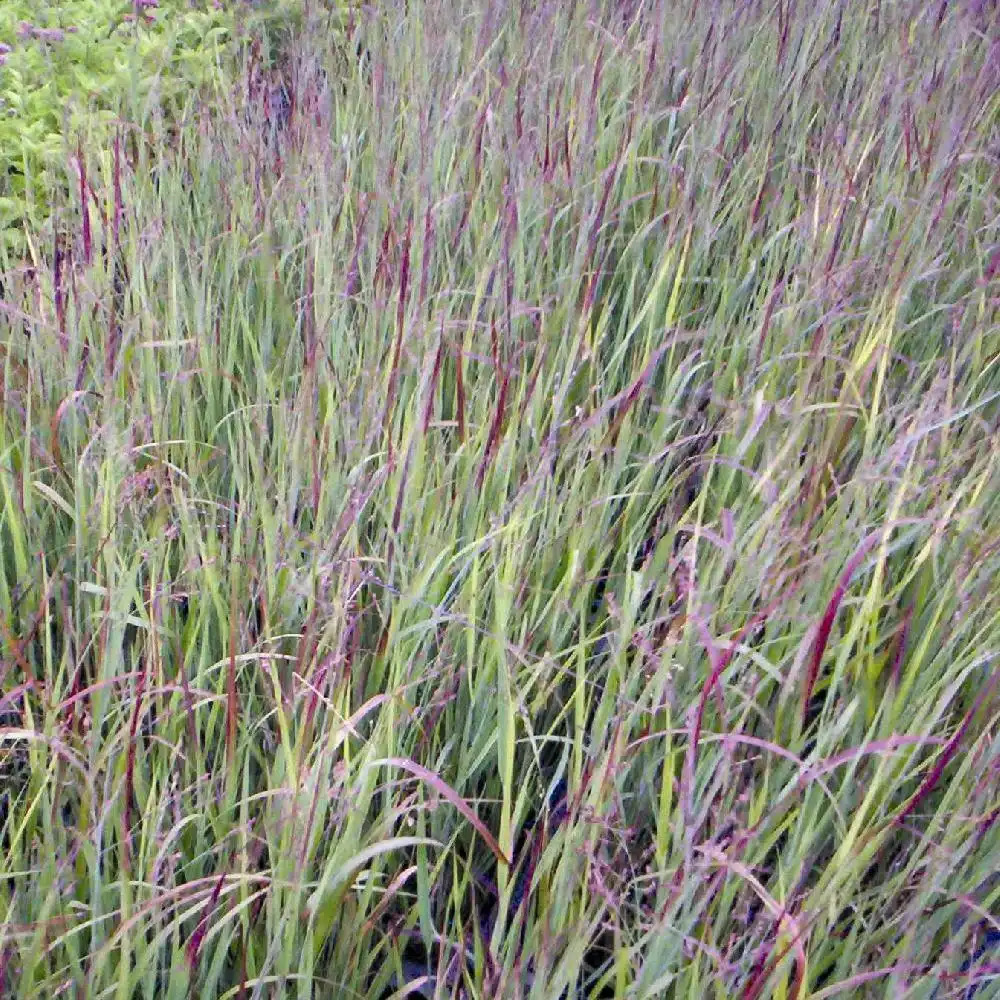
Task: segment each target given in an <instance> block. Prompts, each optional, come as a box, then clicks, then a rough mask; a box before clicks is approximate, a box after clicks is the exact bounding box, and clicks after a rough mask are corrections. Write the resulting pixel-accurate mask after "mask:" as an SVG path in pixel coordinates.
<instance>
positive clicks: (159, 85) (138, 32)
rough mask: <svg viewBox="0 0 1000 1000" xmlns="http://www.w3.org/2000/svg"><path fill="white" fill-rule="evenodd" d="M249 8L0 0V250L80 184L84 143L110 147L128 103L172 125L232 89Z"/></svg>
mask: <svg viewBox="0 0 1000 1000" xmlns="http://www.w3.org/2000/svg"><path fill="white" fill-rule="evenodd" d="M295 6H296V5H295V4H291V3H287V4H286V3H282V2H274V3H269V4H268V5H267V7H268V14H269V15H271V16H273V15H274V14H276V13H281V12H285V13H287V12H288V11H290V10H293V9H294V8H295ZM251 14H252V16H253V17H254V18H258V17H259V16H260V12H259V10H255V11H251V8H250V7H249V5H248V4H247V3H246V0H159V2H157V0H3V2H0V253H2V252H3V251H4V250H6V251H7V253H6V254H5V256H7V257H8V259H10V256H12V255H15V256H16V255H19V254H20V253H21V252H22V251H23V248H24V240H25V223H30V224H34V225H37V224H38V223H40V222H41V221H43V220H44V219H45V218H46V216H47V214H48V210H49V206H50V204H51V195H52V192H53V191H54V190H55V189H57V188H61V189H65V188H66V186H67V184H68V183H71V182H72V180H73V173H72V167H71V163H72V151H73V150H75V148H76V145H77V143H78V142H83V143H85V144H87V145H91V144H94V143H96V144H97V148H100V149H106V148H107V146H108V144H109V137H110V134H111V130H110V125H111V123H112V122H114V121H115V120H116V119H117V118H118V117H119V115H120V114H121V113H122V111H123V108H128V109H129V110H130V112H131V113H132V115H133V121H134V120H135V117H134V116H135V115H136V114H137V113H138V111H139V109H143V108H145V109H152V108H160V109H162V110H163V111H164V113H165V116H166V119H167V120H169V117H170V114H171V113H172V112H175V111H176V110H177V109H178V108H180V107H181V106H182V105H183V104H184V103H185V102H187V101H189V100H190V98H191V96H192V94H199V93H201V94H204V95H205V96H208V95H209V94H210V93H211V92H212V91H213V89H214V88H216V87H218V86H220V85H224V84H225V83H226V79H227V76H229V75H231V72H232V70H233V68H234V66H235V61H234V56H235V54H236V45H237V43H238V40H239V36H240V35H241V31H240V30H238V29H243V28H245V27H246V26H247V24H248V23H249V18H248V15H251ZM157 117H159V116H157ZM154 138H155V137H154Z"/></svg>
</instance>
